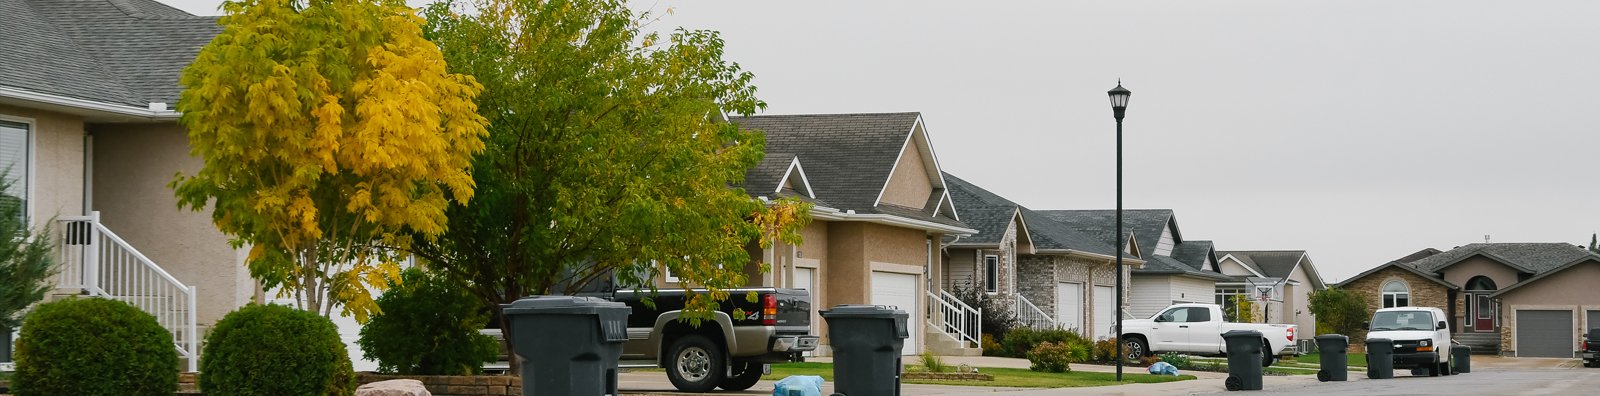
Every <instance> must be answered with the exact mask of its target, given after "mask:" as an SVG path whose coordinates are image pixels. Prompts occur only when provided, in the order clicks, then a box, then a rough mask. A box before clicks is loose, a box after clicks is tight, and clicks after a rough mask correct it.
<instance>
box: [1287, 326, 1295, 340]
mask: <svg viewBox="0 0 1600 396" xmlns="http://www.w3.org/2000/svg"><path fill="white" fill-rule="evenodd" d="M1288 334H1289V342H1294V327H1290V328H1289V332H1288Z"/></svg>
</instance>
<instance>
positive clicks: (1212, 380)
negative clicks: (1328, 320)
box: [620, 356, 1600, 396]
mask: <svg viewBox="0 0 1600 396" xmlns="http://www.w3.org/2000/svg"><path fill="white" fill-rule="evenodd" d="M946 361H947V362H952V361H954V362H963V361H965V362H967V363H969V364H973V365H975V366H979V367H1009V366H1015V365H1017V364H1019V362H1021V363H1022V364H1025V363H1026V361H1024V360H1020V359H997V358H957V357H951V358H946ZM957 364H959V363H957ZM1473 365H1474V366H1473V367H1474V371H1473V372H1472V373H1468V374H1462V375H1457V376H1446V377H1413V376H1410V375H1408V373H1406V372H1404V371H1403V370H1402V371H1401V372H1397V373H1396V374H1397V375H1396V377H1395V378H1394V379H1389V380H1369V379H1366V376H1365V373H1358V372H1352V373H1351V381H1349V382H1329V383H1321V382H1317V380H1316V378H1314V377H1312V376H1309V375H1300V376H1269V377H1266V378H1265V388H1266V389H1264V390H1263V391H1260V392H1248V393H1237V392H1228V391H1226V390H1225V389H1224V388H1223V386H1222V381H1223V380H1222V379H1221V378H1222V377H1223V376H1222V375H1220V374H1217V373H1204V372H1196V373H1192V374H1196V375H1199V376H1201V379H1197V380H1193V381H1180V382H1169V383H1163V384H1133V385H1123V386H1107V387H1093V388H1066V389H1015V388H986V387H966V386H942V385H905V387H904V388H903V389H902V394H907V395H966V394H1000V395H1005V396H1046V395H1239V394H1243V395H1317V396H1329V395H1360V396H1366V395H1450V396H1465V395H1494V396H1511V395H1518V396H1539V395H1583V394H1595V393H1597V392H1600V391H1597V389H1600V369H1586V368H1583V367H1581V366H1579V365H1578V364H1577V361H1576V360H1571V359H1508V358H1499V357H1490V356H1478V357H1474V361H1473ZM1073 368H1074V369H1075V370H1086V371H1103V370H1109V367H1104V366H1092V365H1074V366H1073ZM1133 370H1137V369H1132V370H1130V372H1137V371H1133ZM1185 374H1190V373H1185ZM620 385H621V386H620V387H621V388H622V390H623V392H622V393H623V394H624V395H640V396H642V395H676V394H677V393H674V391H673V388H672V385H671V384H670V383H668V382H667V379H666V374H663V373H661V372H640V373H625V374H623V375H622V376H621V384H620ZM829 385H830V386H827V387H824V389H823V391H824V394H827V393H828V392H830V391H832V387H831V384H829ZM718 394H729V395H770V394H772V383H771V382H766V381H763V382H762V383H760V384H758V385H756V386H755V387H754V388H752V390H750V391H745V392H721V393H718Z"/></svg>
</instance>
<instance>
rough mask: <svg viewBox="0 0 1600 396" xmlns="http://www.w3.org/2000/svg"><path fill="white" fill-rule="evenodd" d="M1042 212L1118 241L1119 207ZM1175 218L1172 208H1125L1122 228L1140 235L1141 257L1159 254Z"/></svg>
mask: <svg viewBox="0 0 1600 396" xmlns="http://www.w3.org/2000/svg"><path fill="white" fill-rule="evenodd" d="M1039 213H1043V214H1044V215H1045V216H1049V217H1050V218H1052V219H1055V220H1056V221H1059V222H1061V223H1063V224H1066V226H1067V227H1070V228H1072V229H1074V230H1077V231H1078V232H1082V233H1085V234H1088V235H1090V236H1093V237H1095V238H1097V239H1099V240H1100V241H1102V242H1103V243H1105V244H1107V245H1113V246H1115V245H1116V244H1117V241H1116V235H1117V231H1116V228H1117V223H1116V221H1117V211H1115V210H1042V211H1039ZM1171 220H1172V210H1171V209H1125V210H1123V211H1122V230H1123V232H1124V233H1133V235H1134V237H1135V238H1139V256H1140V257H1150V256H1154V255H1155V251H1156V244H1157V243H1158V242H1159V241H1160V240H1161V233H1162V232H1163V229H1164V228H1166V226H1167V223H1168V222H1170V221H1171Z"/></svg>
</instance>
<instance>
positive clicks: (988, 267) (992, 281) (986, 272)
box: [983, 254, 1000, 294]
mask: <svg viewBox="0 0 1600 396" xmlns="http://www.w3.org/2000/svg"><path fill="white" fill-rule="evenodd" d="M983 291H984V292H986V293H989V294H1000V256H997V255H993V254H987V255H984V256H983Z"/></svg>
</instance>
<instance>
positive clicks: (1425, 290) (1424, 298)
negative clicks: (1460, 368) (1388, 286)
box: [1342, 267, 1450, 353]
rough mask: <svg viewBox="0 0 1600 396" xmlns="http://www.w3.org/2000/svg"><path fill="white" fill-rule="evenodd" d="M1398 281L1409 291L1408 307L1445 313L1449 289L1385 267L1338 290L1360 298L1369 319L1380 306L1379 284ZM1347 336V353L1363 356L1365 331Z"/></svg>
mask: <svg viewBox="0 0 1600 396" xmlns="http://www.w3.org/2000/svg"><path fill="white" fill-rule="evenodd" d="M1394 279H1399V280H1402V281H1405V282H1406V286H1408V287H1409V288H1410V289H1411V306H1414V307H1437V308H1439V309H1444V310H1446V311H1448V310H1449V308H1448V307H1447V305H1448V304H1449V303H1450V302H1449V289H1447V288H1445V287H1444V285H1440V284H1438V283H1437V282H1434V281H1432V280H1428V279H1427V278H1423V277H1421V276H1417V274H1413V273H1411V272H1410V271H1406V270H1403V269H1399V268H1394V267H1389V268H1385V269H1383V270H1382V271H1378V272H1375V273H1372V274H1369V275H1367V276H1366V277H1363V278H1361V279H1356V280H1353V281H1348V282H1346V283H1345V284H1344V285H1343V286H1342V287H1344V288H1345V289H1346V290H1350V291H1352V292H1355V293H1356V295H1359V296H1361V300H1362V301H1366V302H1367V317H1371V316H1372V314H1373V313H1375V312H1377V311H1378V309H1379V308H1382V307H1383V293H1382V289H1383V284H1384V283H1388V282H1389V281H1390V280H1394ZM1347 335H1348V336H1350V352H1351V353H1366V350H1367V348H1366V340H1367V331H1366V330H1359V331H1356V332H1355V334H1347Z"/></svg>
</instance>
